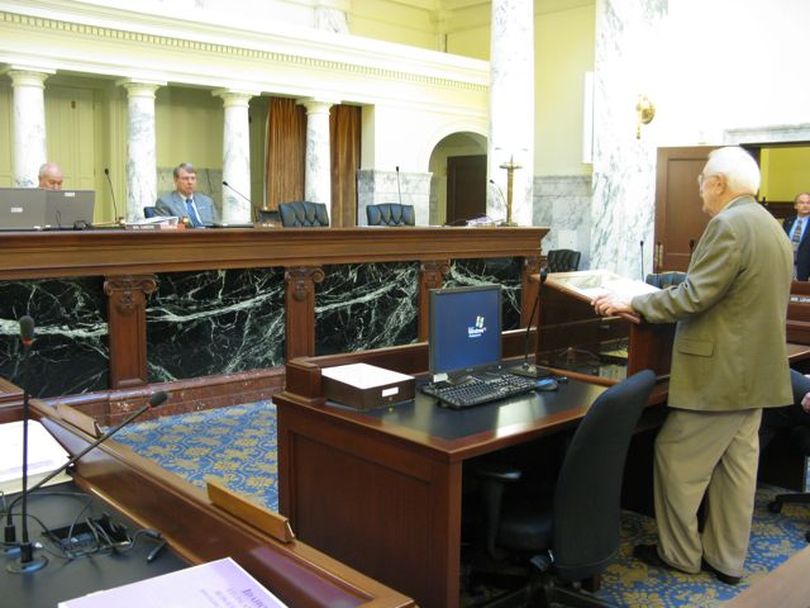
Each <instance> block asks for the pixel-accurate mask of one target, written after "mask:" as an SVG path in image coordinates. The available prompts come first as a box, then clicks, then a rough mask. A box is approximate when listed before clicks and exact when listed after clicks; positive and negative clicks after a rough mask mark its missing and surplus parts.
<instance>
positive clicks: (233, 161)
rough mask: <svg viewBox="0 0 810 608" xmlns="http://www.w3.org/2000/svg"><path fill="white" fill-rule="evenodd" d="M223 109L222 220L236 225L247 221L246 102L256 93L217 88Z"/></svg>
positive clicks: (248, 207)
mask: <svg viewBox="0 0 810 608" xmlns="http://www.w3.org/2000/svg"><path fill="white" fill-rule="evenodd" d="M213 94H214V95H216V96H217V97H221V98H222V104H223V107H224V109H225V121H224V129H223V133H222V181H223V182H227V183H228V186H225V185H224V184H223V186H222V214H221V217H222V221H223V222H225V223H231V224H238V223H245V222H250V221H251V220H252V218H253V209H252V208H251V207H252V205H251V202H250V198H248V197H250V124H249V121H248V102H249V101H250V98H251V97H254V95H257V93H249V92H245V91H233V90H227V89H219V90H216V91H214V92H213Z"/></svg>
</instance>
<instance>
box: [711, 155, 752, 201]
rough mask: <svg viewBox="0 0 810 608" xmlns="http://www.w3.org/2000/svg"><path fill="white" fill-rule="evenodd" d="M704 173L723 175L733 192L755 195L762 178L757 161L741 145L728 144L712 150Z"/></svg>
mask: <svg viewBox="0 0 810 608" xmlns="http://www.w3.org/2000/svg"><path fill="white" fill-rule="evenodd" d="M703 173H704V174H705V175H706V176H707V177H708V176H709V175H723V176H724V177H725V178H726V185H727V186H728V188H729V189H730V190H731V191H732V192H738V193H740V194H750V195H751V196H755V195H756V193H757V191H758V190H759V183H760V180H761V179H762V178H761V175H760V172H759V166H757V161H755V160H754V157H753V156H751V155H750V154H749V153H748V152H746V151H745V150H743V149H742V148H740V147H739V146H727V147H725V148H718V149H717V150H712V152H711V153H710V154H709V161H708V162H707V163H706V168H705V169H704V170H703Z"/></svg>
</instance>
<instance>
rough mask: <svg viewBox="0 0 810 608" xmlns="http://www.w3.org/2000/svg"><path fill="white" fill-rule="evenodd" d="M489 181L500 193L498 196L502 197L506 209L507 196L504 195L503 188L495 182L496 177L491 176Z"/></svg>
mask: <svg viewBox="0 0 810 608" xmlns="http://www.w3.org/2000/svg"><path fill="white" fill-rule="evenodd" d="M489 183H490V185H491V186H492V187H493V188H494V189H495V192H497V193H498V198H500V199H501V204H502V205H503V208H504V209H506V197H505V196H504V195H503V190H501V187H500V186H499V185H498V184H497V183H496V182H495V180H494V179H492V178H490V179H489Z"/></svg>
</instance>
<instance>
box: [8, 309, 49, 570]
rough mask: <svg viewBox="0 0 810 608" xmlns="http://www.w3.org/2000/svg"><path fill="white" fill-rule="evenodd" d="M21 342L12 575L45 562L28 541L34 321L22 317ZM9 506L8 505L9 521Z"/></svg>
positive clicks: (9, 566) (37, 567)
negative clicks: (17, 526)
mask: <svg viewBox="0 0 810 608" xmlns="http://www.w3.org/2000/svg"><path fill="white" fill-rule="evenodd" d="M19 324H20V341H21V342H22V349H23V355H22V365H21V368H22V370H21V371H22V385H23V386H22V389H23V441H22V492H21V493H20V495H19V496H18V497H17V499H15V502H16V501H17V500H19V499H22V509H21V515H22V540H21V541H20V545H19V547H20V557H19V558H17V559H16V560H15V561H13V562H11V563H10V564H8V565H7V566H6V570H8V571H9V572H11V573H14V574H22V573H25V572H36V571H37V570H39V569H41V568H44V567H45V564H47V563H48V558H47V557H45V556H40V557H38V558H36V559H34V545H33V544H32V543H31V540H30V539H29V538H28V419H29V418H30V417H31V413H30V404H29V391H28V353H29V351H30V350H31V345H32V344H33V343H34V319H33V318H31V317H29V316H28V315H25V316H23V317H20V320H19ZM12 504H13V503H12ZM10 515H11V505H9V517H10ZM14 536H16V534H15V532H14V526H13V525H12V522H11V520H10V519H9V520H8V521H7V522H6V540H8V539H9V537H11V541H12V542H13V540H14Z"/></svg>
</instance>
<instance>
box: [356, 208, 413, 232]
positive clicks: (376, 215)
mask: <svg viewBox="0 0 810 608" xmlns="http://www.w3.org/2000/svg"><path fill="white" fill-rule="evenodd" d="M366 216H367V217H368V225H369V226H413V225H414V224H415V223H416V217H415V215H414V212H413V205H400V204H399V203H378V204H376V205H369V206H368V207H366Z"/></svg>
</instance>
